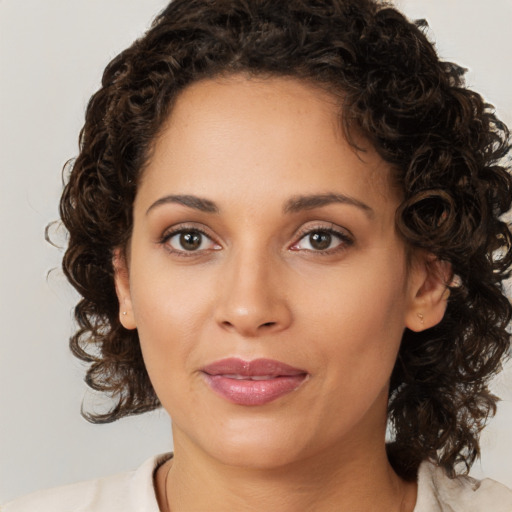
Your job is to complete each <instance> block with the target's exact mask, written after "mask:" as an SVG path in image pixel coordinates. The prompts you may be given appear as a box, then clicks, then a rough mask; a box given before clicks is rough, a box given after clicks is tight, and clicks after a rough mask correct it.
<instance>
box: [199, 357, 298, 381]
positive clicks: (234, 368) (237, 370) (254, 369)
mask: <svg viewBox="0 0 512 512" xmlns="http://www.w3.org/2000/svg"><path fill="white" fill-rule="evenodd" d="M201 370H202V371H203V372H204V373H207V374H208V375H240V376H244V377H263V376H274V377H278V376H292V375H303V374H306V373H307V372H306V371H305V370H301V369H299V368H294V367H293V366H290V365H289V364H286V363H283V362H281V361H276V360H274V359H253V360H252V361H244V360H243V359H238V358H236V357H230V358H227V359H220V360H219V361H214V362H213V363H211V364H208V365H206V366H205V367H203V368H202V369H201Z"/></svg>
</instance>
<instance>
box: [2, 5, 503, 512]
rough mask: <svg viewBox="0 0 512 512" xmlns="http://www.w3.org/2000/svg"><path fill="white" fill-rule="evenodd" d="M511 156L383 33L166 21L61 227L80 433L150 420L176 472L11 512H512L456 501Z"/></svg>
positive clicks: (322, 11) (159, 468)
mask: <svg viewBox="0 0 512 512" xmlns="http://www.w3.org/2000/svg"><path fill="white" fill-rule="evenodd" d="M509 150H510V140H509V136H508V131H507V129H506V127H505V126H504V125H503V124H502V123H500V121H499V120H498V119H497V118H496V117H495V115H494V114H493V113H492V111H491V109H490V107H489V106H487V105H485V104H484V103H483V101H482V99H481V98H480V97H479V96H478V95H477V94H475V93H473V92H471V91H469V90H467V89H465V88H464V87H463V83H462V78H461V73H460V69H459V68H458V67H457V66H455V65H453V64H449V63H444V62H440V61H439V59H438V57H437V55H436V54H435V51H434V50H433V48H432V46H431V44H430V43H429V42H428V41H427V39H426V38H425V36H424V35H423V33H422V31H421V28H418V27H417V26H416V25H414V24H411V23H409V22H408V21H406V20H405V18H403V16H402V15H400V14H399V13H398V12H397V11H396V10H394V9H392V8H388V7H386V6H383V5H381V4H379V3H374V2H370V1H361V0H358V1H355V0H331V1H330V2H317V1H314V0H290V1H286V2H279V3H277V2H271V1H269V0H267V1H265V0H254V1H244V0H235V1H234V0H230V1H227V0H226V1H215V2H212V1H208V0H177V1H175V2H172V3H171V4H170V5H169V7H168V8H167V9H166V10H165V11H164V12H163V13H162V14H161V15H160V16H159V17H158V18H157V20H156V21H155V23H154V25H153V27H152V29H151V30H150V31H149V32H148V33H147V34H146V35H145V36H144V37H143V38H142V39H141V40H139V41H137V42H135V43H134V45H132V47H130V48H129V49H127V50H126V51H124V52H123V53H121V54H120V55H119V56H118V57H116V58H115V59H114V60H113V61H112V62H111V63H110V64H109V66H108V67H107V69H106V71H105V74H104V78H103V83H102V87H101V89H100V90H99V91H98V92H97V93H96V94H95V95H94V96H93V98H92V99H91V102H90V104H89V106H88V110H87V116H86V123H85V126H84V129H83V131H82V134H81V151H80V154H79V156H78V158H77V159H76V161H75V162H74V163H73V168H72V170H71V173H70V177H69V181H68V184H67V185H66V188H65V191H64V194H63V197H62V200H61V217H62V219H63V222H64V224H65V225H66V227H67V229H68V231H69V246H68V249H67V252H66V255H65V258H64V270H65V272H66V275H67V276H68V278H69V279H70V281H71V283H72V284H73V285H74V286H75V287H76V289H77V290H78V291H79V292H80V294H81V295H82V297H83V298H82V300H81V302H80V303H79V304H78V306H77V308H76V319H77V321H78V324H79V326H80V329H79V331H78V332H77V333H76V334H75V336H74V337H73V338H72V340H71V347H72V350H73V352H74V353H75V354H76V355H77V356H78V357H79V358H81V359H83V360H85V361H87V362H89V363H91V366H90V368H89V370H88V374H87V382H88V383H89V385H90V386H91V387H92V388H94V389H97V390H100V391H104V392H106V393H107V394H109V395H111V396H112V397H113V398H114V399H115V401H116V405H115V407H113V408H112V410H111V411H108V412H107V413H104V414H93V413H89V414H88V418H89V419H90V420H91V421H96V422H107V421H113V420H116V419H118V418H120V417H122V416H126V415H129V414H138V413H141V412H144V411H148V410H151V409H154V408H156V407H159V406H160V405H162V406H163V407H164V408H165V409H166V410H167V411H168V412H169V414H170V415H171V417H172V420H173V437H174V447H175V448H174V455H173V456H172V457H171V456H170V455H163V456H161V457H156V458H155V459H153V460H150V461H148V462H147V463H146V464H145V465H144V466H143V467H142V468H140V469H139V470H138V471H137V472H136V473H133V474H127V475H120V476H118V477H113V478H111V479H105V480H98V481H95V482H88V483H83V484H78V485H75V486H70V487H67V488H63V489H61V490H55V491H48V492H44V493H40V494H37V495H34V496H32V497H28V498H26V499H25V500H20V501H19V502H17V503H16V502H13V503H12V504H10V505H7V506H6V507H5V509H4V510H6V511H17V510H41V511H44V510H52V511H59V510H91V511H102V510H110V511H111V510H116V509H118V510H123V511H130V510H148V511H158V510H161V511H164V512H167V511H172V512H176V511H190V510H194V511H202V510H209V511H210V510H211V511H214V510H237V511H238V510H240V511H243V510H280V511H297V510H301V511H302V510H314V511H320V512H321V511H324V510H325V511H330V510H365V511H371V510H386V511H407V512H411V511H415V512H425V511H438V510H461V511H462V510H464V511H467V510H493V511H500V510H503V511H505V510H506V511H508V510H511V508H512V493H511V491H509V490H508V489H506V488H505V487H503V486H501V485H500V484H497V483H496V482H492V481H489V480H484V481H482V482H480V483H479V482H476V481H473V480H471V479H468V478H466V477H464V476H456V475H457V474H458V473H461V472H462V473H463V472H464V470H465V469H466V470H467V469H469V468H470V467H471V464H472V463H473V461H474V460H475V458H476V457H477V456H478V453H479V445H478V436H479V432H480V430H481V429H482V428H483V426H484V423H485V420H486V419H487V417H488V416H489V415H491V414H492V413H493V412H494V410H495V402H496V398H495V397H493V396H492V395H491V394H490V393H489V391H488V389H487V383H488V381H489V379H490V378H491V377H492V376H493V375H494V374H495V373H496V372H497V371H498V370H499V369H500V367H501V362H502V360H503V357H504V355H505V353H506V351H507V349H508V347H509V336H508V333H507V331H506V327H507V325H508V323H509V321H510V311H511V310H510V304H509V302H508V300H507V299H506V297H505V296H504V295H503V290H502V281H503V279H504V278H505V277H506V275H507V272H508V269H509V268H510V264H511V258H512V251H511V248H510V245H511V244H510V240H511V237H510V231H509V228H508V226H507V224H506V223H505V222H503V221H502V220H500V216H501V215H502V214H503V213H505V212H507V211H508V210H509V209H510V190H511V178H510V175H509V174H508V172H507V169H506V168H505V167H504V164H503V163H502V162H503V161H504V158H505V157H506V156H507V154H508V153H509ZM388 421H389V425H390V427H391V432H392V436H391V437H392V440H391V442H390V443H388V444H387V445H386V443H385V435H386V425H387V422H388Z"/></svg>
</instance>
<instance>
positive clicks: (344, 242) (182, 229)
mask: <svg viewBox="0 0 512 512" xmlns="http://www.w3.org/2000/svg"><path fill="white" fill-rule="evenodd" d="M183 233H199V234H200V235H202V236H204V237H206V238H208V239H209V240H211V241H212V242H213V243H216V242H215V241H214V240H213V239H212V237H211V236H210V235H209V234H208V233H207V232H206V231H205V230H203V229H201V228H199V227H196V226H186V225H185V226H179V227H176V228H175V229H172V230H171V231H167V232H166V233H164V235H163V236H162V237H161V238H160V239H159V240H158V243H159V244H160V245H162V246H164V247H165V249H166V250H167V251H168V252H169V253H171V254H173V255H176V256H180V257H185V258H187V257H193V256H197V255H198V254H200V253H201V252H203V251H204V250H202V251H200V250H198V251H186V250H176V249H173V248H172V247H171V246H170V245H169V241H170V240H171V239H172V238H173V237H174V236H176V235H180V234H183ZM314 233H326V234H329V235H331V236H334V237H336V238H338V239H339V240H340V243H339V245H337V246H336V247H334V248H331V249H325V250H313V249H293V247H294V246H297V245H298V244H299V243H300V242H301V241H302V240H304V239H305V238H306V237H308V236H310V235H312V234H314ZM353 244H354V240H353V238H352V237H351V236H350V235H348V234H347V233H346V232H343V231H341V230H337V229H334V228H333V227H329V228H328V227H325V226H314V227H308V228H306V229H304V230H302V231H300V232H299V234H298V235H297V241H296V242H294V243H293V244H292V245H291V246H290V250H295V251H299V250H302V251H305V252H309V253H313V254H319V255H332V254H336V253H338V252H341V251H344V250H346V249H347V248H348V247H350V246H352V245H353ZM217 245H218V244H217ZM215 250H218V249H215Z"/></svg>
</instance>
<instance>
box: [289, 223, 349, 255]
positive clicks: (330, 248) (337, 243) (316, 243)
mask: <svg viewBox="0 0 512 512" xmlns="http://www.w3.org/2000/svg"><path fill="white" fill-rule="evenodd" d="M352 244H353V241H352V239H351V238H350V237H349V236H348V235H346V234H345V233H341V232H338V231H336V230H333V229H325V228H324V229H313V230H310V231H308V232H307V233H306V234H304V235H303V236H302V237H301V238H300V240H299V241H298V242H297V243H295V244H293V246H292V247H291V249H292V250H294V251H299V250H306V251H312V252H319V253H325V252H336V251H337V250H340V249H343V248H346V247H347V246H350V245H352Z"/></svg>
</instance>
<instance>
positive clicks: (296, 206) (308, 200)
mask: <svg viewBox="0 0 512 512" xmlns="http://www.w3.org/2000/svg"><path fill="white" fill-rule="evenodd" d="M333 203H341V204H348V205H350V206H355V207H357V208H360V209H361V210H363V211H364V213H365V214H366V215H367V216H368V217H370V218H373V217H374V216H375V211H374V210H373V209H372V208H370V206H368V205H367V204H365V203H363V202H362V201H359V199H355V198H354V197H350V196H346V195H344V194H313V195H306V196H296V197H292V198H291V199H289V200H288V201H286V203H285V205H284V212H285V213H297V212H300V211H303V210H312V209H314V208H320V207H322V206H327V205H329V204H333Z"/></svg>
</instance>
